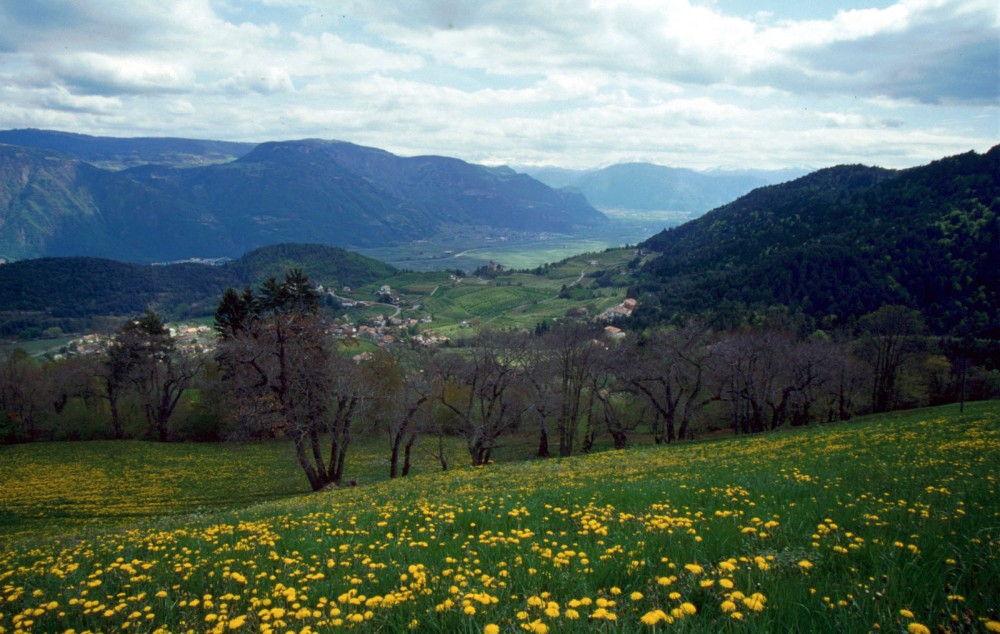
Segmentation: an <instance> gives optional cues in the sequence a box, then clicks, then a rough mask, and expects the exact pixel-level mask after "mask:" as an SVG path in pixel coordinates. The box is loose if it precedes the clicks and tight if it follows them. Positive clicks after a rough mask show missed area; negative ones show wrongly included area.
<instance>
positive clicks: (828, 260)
mask: <svg viewBox="0 0 1000 634" xmlns="http://www.w3.org/2000/svg"><path fill="white" fill-rule="evenodd" d="M998 214H1000V146H997V147H994V148H993V149H991V150H990V151H989V152H987V153H985V154H976V153H975V152H968V153H966V154H961V155H958V156H953V157H949V158H945V159H941V160H939V161H935V162H933V163H931V164H929V165H925V166H921V167H914V168H910V169H906V170H899V171H895V170H886V169H881V168H876V167H865V166H861V165H841V166H837V167H832V168H827V169H823V170H819V171H817V172H814V173H812V174H809V175H807V176H804V177H802V178H799V179H797V180H794V181H792V182H789V183H785V184H781V185H774V186H770V187H765V188H761V189H757V190H755V191H753V192H751V193H750V194H747V195H745V196H743V197H741V198H739V199H738V200H736V201H734V202H732V203H730V204H728V205H725V206H723V207H720V208H718V209H715V210H713V211H711V212H709V213H707V214H705V215H704V216H702V217H700V218H698V219H696V220H692V221H691V222H688V223H686V224H684V225H682V226H680V227H676V228H674V229H669V230H666V231H663V232H661V233H659V234H657V235H655V236H653V237H651V238H650V239H649V240H647V241H646V242H645V243H644V244H643V245H641V246H643V247H645V248H648V249H650V250H652V251H655V252H658V253H660V255H659V256H658V257H656V258H655V259H653V260H651V261H650V262H649V263H648V264H647V265H646V266H645V267H644V269H643V270H642V271H641V272H640V274H639V282H638V283H637V284H636V287H635V288H634V289H633V292H637V293H639V294H641V295H642V296H643V300H642V301H641V304H642V306H643V309H642V311H640V317H641V318H646V319H653V318H654V317H653V315H654V314H655V313H658V314H659V316H660V317H661V318H670V317H672V316H676V315H678V314H683V313H692V312H695V313H696V312H701V311H705V310H707V309H717V308H719V307H720V306H723V305H729V306H747V305H758V306H762V307H767V306H771V305H784V306H788V307H789V308H790V309H792V310H793V311H802V312H803V313H805V314H807V315H811V316H812V317H814V318H816V319H817V320H824V321H827V322H829V323H830V324H831V325H837V324H850V323H851V322H852V320H854V319H856V318H857V317H859V316H860V315H863V314H865V313H868V312H871V311H873V310H875V309H877V308H878V307H880V306H882V305H885V304H903V305H906V306H909V307H911V308H916V309H919V310H920V311H921V312H923V313H924V315H925V316H926V318H927V320H928V323H929V325H930V326H931V328H932V329H933V330H935V331H936V332H939V333H943V332H956V331H958V332H961V331H965V332H971V333H976V334H977V335H979V336H985V337H992V338H996V337H1000V215H998ZM642 313H645V317H643V315H642Z"/></svg>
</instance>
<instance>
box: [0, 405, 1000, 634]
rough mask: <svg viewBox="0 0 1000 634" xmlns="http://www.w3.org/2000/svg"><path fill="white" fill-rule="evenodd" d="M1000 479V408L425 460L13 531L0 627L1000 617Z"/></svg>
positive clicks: (809, 622) (601, 627)
mask: <svg viewBox="0 0 1000 634" xmlns="http://www.w3.org/2000/svg"><path fill="white" fill-rule="evenodd" d="M0 455H2V454H0ZM998 479H1000V403H996V402H989V403H974V404H969V405H968V406H967V407H966V412H965V413H964V414H959V413H958V410H957V407H955V406H949V407H944V408H935V409H929V410H921V411H915V412H908V413H904V414H897V415H890V416H883V417H880V418H874V419H868V420H865V421H859V422H854V423H848V424H843V425H833V426H825V427H819V428H811V429H804V430H796V431H789V432H784V433H776V434H771V435H762V436H756V437H742V438H738V439H727V440H719V441H711V442H700V443H690V444H682V445H675V446H670V447H641V448H636V449H630V450H627V451H608V452H603V453H598V454H593V455H589V456H582V457H575V458H570V459H562V460H556V459H550V460H545V461H537V460H536V461H529V462H522V463H512V464H497V465H491V466H489V467H486V468H480V469H456V470H452V471H449V472H447V473H431V472H429V471H424V472H423V473H422V474H420V475H417V476H414V477H412V478H407V479H404V480H397V481H383V482H378V483H374V484H367V485H365V486H359V487H357V488H346V489H340V490H335V491H329V492H324V493H320V494H315V495H309V496H299V497H293V498H288V499H284V500H278V501H272V502H267V503H264V504H258V505H255V506H252V507H247V508H244V509H242V510H235V511H227V512H220V513H216V514H213V515H209V516H185V517H174V518H165V519H162V520H158V521H155V522H152V521H147V522H143V523H142V524H141V525H138V526H136V527H133V528H129V529H127V530H122V531H119V532H94V531H90V532H87V533H80V534H77V535H71V536H62V537H58V538H54V537H46V536H45V535H44V533H43V532H41V531H40V532H39V534H37V535H34V536H31V535H28V536H19V537H17V538H16V539H12V540H10V541H9V542H7V543H6V544H5V545H3V546H0V632H3V633H7V632H19V631H25V632H56V631H67V630H73V631H76V632H83V631H141V632H147V631H170V632H180V631H189V630H191V631H196V632H201V631H217V632H230V631H260V632H269V631H274V632H279V631H280V632H288V631H294V632H303V631H316V632H319V631H330V630H335V629H338V628H341V629H356V630H359V631H383V632H396V631H406V630H412V631H419V632H524V631H530V632H584V631H586V632H592V631H604V632H660V631H663V632H666V631H683V632H833V631H837V632H871V631H883V632H931V631H952V632H986V631H1000V616H998V611H1000V502H998V500H1000V498H998V491H997V489H998ZM56 482H58V480H56ZM0 484H2V485H3V486H4V487H7V486H8V485H9V484H10V483H9V481H2V482H0ZM5 490H6V489H5ZM5 495H6V494H5Z"/></svg>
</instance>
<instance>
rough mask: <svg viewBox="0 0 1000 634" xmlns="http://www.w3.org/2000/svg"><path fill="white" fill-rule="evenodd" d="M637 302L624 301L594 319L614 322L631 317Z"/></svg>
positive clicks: (632, 300)
mask: <svg viewBox="0 0 1000 634" xmlns="http://www.w3.org/2000/svg"><path fill="white" fill-rule="evenodd" d="M638 305H639V302H637V301H636V300H634V299H632V298H628V299H626V300H624V301H623V302H622V303H621V304H618V305H617V306H612V307H611V308H609V309H607V310H606V311H604V312H603V313H601V314H600V315H598V316H597V317H596V319H597V321H614V320H616V319H620V318H623V317H631V316H632V311H634V310H635V309H636V307H637V306H638Z"/></svg>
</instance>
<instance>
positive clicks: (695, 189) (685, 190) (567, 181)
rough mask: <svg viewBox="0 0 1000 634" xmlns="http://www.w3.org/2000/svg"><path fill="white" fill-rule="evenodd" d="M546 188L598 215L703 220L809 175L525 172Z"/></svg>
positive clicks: (633, 167)
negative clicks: (572, 196)
mask: <svg viewBox="0 0 1000 634" xmlns="http://www.w3.org/2000/svg"><path fill="white" fill-rule="evenodd" d="M521 169H522V171H524V172H525V173H527V174H530V175H531V176H533V177H535V178H537V179H538V180H540V181H542V182H543V183H545V184H546V185H549V186H550V187H556V188H560V189H569V190H573V191H579V192H580V193H582V194H583V195H584V196H586V197H587V200H588V201H589V202H590V204H592V205H594V206H595V207H597V208H598V209H605V210H612V209H626V210H637V211H683V212H688V213H690V214H694V215H697V214H702V213H705V212H706V211H708V210H710V209H714V208H715V207H718V206H720V205H724V204H726V203H728V202H732V201H733V200H735V199H736V198H739V197H740V196H742V195H743V194H746V193H748V192H750V191H752V190H754V189H756V188H758V187H764V186H767V185H773V184H776V183H782V182H785V181H789V180H792V179H794V178H798V177H800V176H803V175H804V174H806V173H808V172H809V171H811V170H806V169H784V170H712V171H708V172H698V171H695V170H691V169H685V168H679V167H666V166H663V165H654V164H652V163H619V164H617V165H611V166H609V167H605V168H602V169H596V170H568V169H562V168H558V167H525V168H521Z"/></svg>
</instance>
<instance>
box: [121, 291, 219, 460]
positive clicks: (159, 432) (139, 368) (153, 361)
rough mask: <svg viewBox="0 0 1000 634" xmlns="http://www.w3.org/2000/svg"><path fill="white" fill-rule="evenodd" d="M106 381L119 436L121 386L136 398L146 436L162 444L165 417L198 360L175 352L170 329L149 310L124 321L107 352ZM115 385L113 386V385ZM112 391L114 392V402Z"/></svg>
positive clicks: (166, 432)
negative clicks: (143, 420)
mask: <svg viewBox="0 0 1000 634" xmlns="http://www.w3.org/2000/svg"><path fill="white" fill-rule="evenodd" d="M107 363H108V366H109V367H108V368H107V373H106V374H105V377H104V378H105V382H106V386H107V388H108V391H107V394H108V401H109V404H112V405H113V407H112V426H113V429H114V432H115V434H116V437H117V438H120V437H121V422H120V420H116V419H118V412H117V397H118V392H120V391H121V390H122V388H123V387H124V385H125V384H131V385H132V386H133V387H134V389H135V390H136V392H137V393H138V395H139V398H140V400H141V403H142V409H143V414H144V416H145V418H146V424H147V426H148V429H149V430H150V433H151V434H152V435H153V436H154V437H156V438H157V439H158V440H160V441H161V442H166V441H167V440H169V437H170V427H169V423H170V417H171V416H172V415H173V413H174V410H175V409H176V408H177V404H178V403H179V402H180V399H181V396H182V395H183V394H184V390H186V389H187V388H188V386H189V385H190V384H191V380H192V379H193V378H194V376H195V375H196V374H197V373H198V370H199V369H200V367H201V359H200V357H196V356H186V355H184V354H182V353H181V352H180V351H178V350H177V346H176V341H175V340H174V337H173V336H172V335H171V334H170V331H169V329H167V327H166V325H165V324H164V323H163V321H162V320H161V319H160V317H159V315H157V314H156V313H155V312H154V311H153V310H151V309H147V310H146V312H145V314H143V315H142V316H141V317H138V318H137V319H132V320H129V321H127V322H125V323H124V324H123V325H122V327H121V328H119V329H118V332H117V333H116V335H115V339H114V341H113V342H112V343H111V346H110V347H109V349H108V361H107ZM113 383H114V384H115V385H112V384H113ZM112 393H115V395H114V398H113V397H112Z"/></svg>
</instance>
